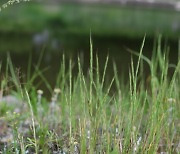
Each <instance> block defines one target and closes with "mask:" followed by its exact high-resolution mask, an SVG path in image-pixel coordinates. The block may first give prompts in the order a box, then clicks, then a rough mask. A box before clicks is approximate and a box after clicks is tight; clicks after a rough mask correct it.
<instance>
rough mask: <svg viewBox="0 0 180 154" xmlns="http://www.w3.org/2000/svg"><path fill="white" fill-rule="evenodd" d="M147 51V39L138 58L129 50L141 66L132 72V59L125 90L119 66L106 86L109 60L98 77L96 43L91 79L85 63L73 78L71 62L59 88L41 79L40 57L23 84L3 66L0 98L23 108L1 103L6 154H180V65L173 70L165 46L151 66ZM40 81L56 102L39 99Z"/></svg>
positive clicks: (58, 82)
mask: <svg viewBox="0 0 180 154" xmlns="http://www.w3.org/2000/svg"><path fill="white" fill-rule="evenodd" d="M144 43H145V39H144V40H143V43H142V46H141V48H140V52H135V51H132V50H129V52H131V53H132V54H133V55H135V56H138V62H137V64H136V65H135V64H134V62H133V59H132V64H131V68H130V69H129V82H128V83H127V84H125V83H124V82H123V81H122V80H121V78H122V76H119V75H118V68H117V67H116V65H115V64H114V67H113V68H112V69H114V77H113V78H112V79H108V78H107V76H108V74H106V68H107V66H108V57H107V59H106V62H105V64H104V70H103V73H100V70H99V60H98V57H93V56H94V54H93V46H92V41H90V55H91V56H90V66H89V72H88V74H87V75H85V74H84V73H83V71H82V67H83V66H82V65H81V60H80V58H78V59H77V64H78V66H79V67H78V68H79V69H78V73H77V75H76V76H73V62H72V61H71V60H70V61H69V67H68V68H67V65H66V64H65V60H63V61H62V63H61V65H60V70H59V73H58V75H57V77H56V85H55V87H54V88H53V87H51V86H50V85H49V83H48V81H47V80H46V78H45V76H43V72H44V70H40V69H39V67H40V63H41V59H42V57H41V56H40V60H39V63H38V64H37V65H36V66H35V67H36V69H35V72H33V73H32V72H31V71H30V69H28V70H29V71H28V73H27V74H29V75H28V80H26V79H25V78H23V79H22V78H20V76H19V74H18V73H17V72H16V71H15V69H14V67H13V65H12V62H11V59H10V56H8V61H7V65H6V66H2V67H5V68H6V69H5V70H6V71H5V73H4V74H2V73H1V74H2V75H3V77H2V80H1V92H2V91H3V92H4V94H3V96H5V95H7V94H11V95H12V96H15V98H16V99H18V100H19V101H18V102H16V103H15V102H14V103H11V104H9V105H8V101H7V100H4V104H3V101H2V100H1V103H0V105H1V107H0V109H1V111H0V114H1V119H0V122H1V127H2V130H1V131H0V136H1V138H0V139H1V140H0V142H1V144H0V145H1V151H2V152H3V153H14V152H15V153H25V152H27V153H28V152H29V153H32V152H33V153H53V152H54V153H55V152H58V153H60V152H64V153H103V152H104V153H111V154H113V153H157V152H159V153H160V152H168V153H179V152H180V149H179V144H180V143H179V137H180V132H179V130H180V129H179V127H180V121H179V118H178V117H180V110H179V108H180V89H179V85H180V61H179V60H178V63H177V65H172V64H169V63H168V51H164V52H162V51H163V49H161V38H160V39H159V41H158V45H157V47H155V50H154V51H153V54H152V58H151V59H148V58H147V57H145V56H143V47H144ZM179 53H180V51H179ZM64 59H65V57H64ZM145 63H148V66H149V69H150V72H149V77H148V78H146V77H145V74H144V68H143V66H144V64H145ZM29 65H30V66H31V63H30V62H29ZM0 66H1V65H0ZM30 66H29V68H30ZM0 68H1V67H0ZM170 70H171V71H172V70H173V74H172V75H169V71H170ZM37 77H41V79H42V81H43V82H44V84H45V85H46V86H47V87H48V89H49V91H50V93H51V94H52V98H51V100H49V99H48V98H47V97H46V96H44V94H43V91H38V92H37V90H38V85H35V84H34V81H35V80H36V78H37ZM53 89H54V90H53ZM3 98H4V97H3ZM15 109H16V110H15ZM17 109H19V110H18V111H17ZM8 132H9V134H10V135H9V134H8ZM4 136H5V137H6V138H4ZM2 139H4V140H5V141H4V142H3V141H2Z"/></svg>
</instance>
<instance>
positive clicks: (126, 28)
mask: <svg viewBox="0 0 180 154" xmlns="http://www.w3.org/2000/svg"><path fill="white" fill-rule="evenodd" d="M4 2H6V1H5V0H4V1H1V2H0V5H2V4H3V3H4ZM111 2H112V1H108V3H102V1H100V2H99V3H96V1H95V2H94V3H91V1H85V0H84V2H81V3H80V2H78V1H76V0H74V1H73V2H72V1H71V2H70V1H64V2H62V1H55V0H54V1H48V0H46V1H30V2H22V3H19V4H14V5H13V6H9V7H7V8H6V9H2V11H1V12H0V57H1V58H0V60H3V59H5V57H6V54H7V52H10V53H11V56H12V59H13V61H14V64H15V66H17V67H21V68H23V67H24V69H25V70H26V67H27V61H28V57H29V55H30V54H32V55H33V58H32V60H33V62H35V61H37V59H38V56H39V54H40V53H41V51H42V50H45V55H44V57H45V58H44V61H43V64H44V66H48V67H50V68H51V69H50V72H51V73H47V74H52V73H54V74H56V73H57V70H58V69H59V65H58V64H59V63H58V62H59V61H60V58H59V57H61V56H62V53H65V55H66V57H67V59H69V57H71V58H74V57H77V56H78V55H80V56H81V58H82V61H84V69H85V70H86V69H87V68H88V66H89V63H88V61H89V60H88V58H89V38H90V33H91V35H92V39H93V48H94V52H95V54H98V55H99V56H100V57H101V58H100V64H102V65H103V62H104V61H105V57H106V56H107V54H109V57H110V63H111V62H112V61H114V62H116V64H117V65H118V67H119V68H120V70H126V72H128V71H127V70H128V67H129V64H130V59H131V55H130V54H129V53H128V52H127V50H126V49H127V48H131V49H133V50H135V51H138V50H139V48H140V45H141V43H142V39H143V37H144V35H145V34H146V43H145V49H144V54H145V55H146V56H148V57H151V53H152V50H153V46H154V42H155V40H156V38H157V37H158V36H159V34H162V36H163V41H162V44H164V46H166V42H168V44H169V47H170V53H171V54H170V55H171V56H170V61H172V62H173V63H176V61H177V57H178V56H177V55H178V54H177V51H178V50H177V49H178V39H179V36H180V11H179V10H178V5H179V2H178V1H171V2H169V1H167V2H166V1H160V4H159V3H158V4H157V5H156V3H155V5H150V6H149V3H147V4H146V3H145V5H144V3H142V4H143V5H142V4H141V3H137V4H136V3H135V2H136V1H130V5H122V4H119V3H117V4H116V3H111ZM121 2H123V0H121ZM132 2H133V3H132ZM141 2H143V1H141ZM144 2H146V0H145V1H144ZM152 2H153V1H152ZM154 2H156V1H154ZM158 2H159V1H158ZM166 3H167V5H166ZM169 3H170V4H171V3H172V4H174V6H175V7H176V9H175V8H173V7H172V6H171V5H169ZM139 4H140V5H139ZM161 4H162V6H161ZM164 6H165V7H164ZM111 66H112V65H111V64H110V68H109V71H112V67H111Z"/></svg>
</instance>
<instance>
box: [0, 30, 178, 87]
mask: <svg viewBox="0 0 180 154" xmlns="http://www.w3.org/2000/svg"><path fill="white" fill-rule="evenodd" d="M48 35H49V34H48V31H44V32H43V33H37V34H35V35H19V36H18V35H14V36H13V35H12V36H11V37H10V35H6V36H5V35H4V36H2V35H1V38H0V40H1V41H0V42H1V46H0V53H1V55H0V60H1V61H3V65H4V66H5V63H6V57H7V52H5V51H9V53H10V55H11V58H12V62H13V65H14V66H15V68H16V70H18V71H20V72H21V74H23V75H22V76H23V77H27V67H28V59H29V58H30V56H32V66H35V65H36V64H37V63H38V59H39V57H40V54H41V53H42V51H44V54H43V58H42V63H41V69H43V68H48V69H47V70H46V71H45V72H44V75H45V77H46V78H47V80H48V82H49V83H50V84H51V86H52V87H53V86H54V85H55V81H56V78H55V77H56V76H57V74H58V71H59V68H60V63H61V62H62V56H63V54H64V55H65V58H66V59H65V60H66V65H67V67H68V62H69V59H72V61H73V64H74V65H73V66H74V67H73V74H74V75H75V74H77V71H78V66H77V57H78V56H79V57H80V59H81V64H82V66H83V72H84V74H85V75H88V69H89V59H90V54H89V48H90V47H89V36H68V39H67V37H66V38H62V37H61V39H54V38H51V39H48ZM21 37H23V39H21ZM92 40H93V55H94V60H96V56H98V57H99V66H100V73H101V74H102V73H103V69H104V64H105V61H106V57H107V56H108V57H109V64H108V67H107V77H109V78H112V77H113V63H115V64H116V66H117V68H118V74H119V75H122V76H124V77H125V82H126V80H128V78H126V76H128V73H129V67H130V63H131V58H132V57H133V60H134V63H136V61H137V57H136V56H132V55H131V53H129V52H128V51H127V48H130V49H132V50H134V51H137V52H138V51H139V49H140V47H141V43H142V40H143V38H142V39H127V38H119V37H113V38H110V37H98V36H92ZM165 42H166V41H165V40H163V41H162V46H164V44H166V43H165ZM153 44H154V40H152V39H149V38H147V39H146V42H145V47H144V50H143V54H144V55H145V56H147V57H148V58H151V55H152V50H153ZM168 44H169V46H170V63H173V64H176V63H177V59H178V52H177V51H178V42H176V41H171V40H170V41H168ZM145 67H146V68H147V69H146V72H147V74H148V65H145ZM33 70H34V67H32V71H33ZM2 74H3V72H2ZM147 76H148V75H147ZM40 81H42V80H41V79H39V80H37V81H36V82H37V83H38V82H40ZM40 87H42V88H44V83H41V84H40Z"/></svg>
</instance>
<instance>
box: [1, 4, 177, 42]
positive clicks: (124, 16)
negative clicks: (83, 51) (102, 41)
mask: <svg viewBox="0 0 180 154" xmlns="http://www.w3.org/2000/svg"><path fill="white" fill-rule="evenodd" d="M14 12H16V13H14ZM0 23H1V24H0V32H1V33H3V32H5V33H16V34H20V33H23V34H32V33H36V32H39V31H43V30H44V29H49V30H50V31H52V33H54V34H58V35H60V36H61V38H62V36H63V34H69V35H74V34H77V35H89V29H91V30H92V32H93V34H94V35H97V36H107V37H113V36H116V37H118V36H119V37H120V36H121V37H122V36H124V37H129V38H141V37H142V36H143V35H144V33H146V34H147V36H149V37H151V38H153V37H154V34H156V33H163V34H164V35H165V36H168V37H169V38H172V39H177V38H178V37H179V34H180V31H179V23H180V20H179V12H176V11H172V10H163V9H162V10H161V9H159V10H158V9H147V8H141V7H139V8H138V7H120V6H117V5H116V6H114V5H85V4H76V3H73V4H71V3H61V4H59V3H58V2H57V4H51V3H50V4H48V3H37V2H36V3H35V2H28V3H26V4H24V3H20V4H16V5H14V6H13V7H8V8H6V9H3V10H2V11H1V12H0ZM32 25H33V26H32ZM132 25H133V26H132Z"/></svg>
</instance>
